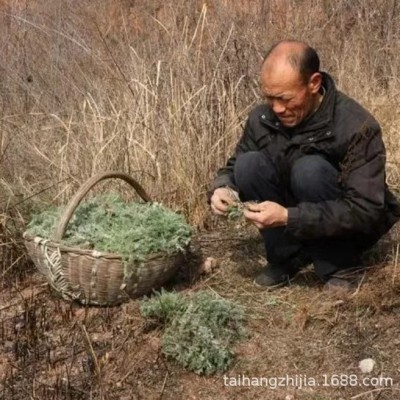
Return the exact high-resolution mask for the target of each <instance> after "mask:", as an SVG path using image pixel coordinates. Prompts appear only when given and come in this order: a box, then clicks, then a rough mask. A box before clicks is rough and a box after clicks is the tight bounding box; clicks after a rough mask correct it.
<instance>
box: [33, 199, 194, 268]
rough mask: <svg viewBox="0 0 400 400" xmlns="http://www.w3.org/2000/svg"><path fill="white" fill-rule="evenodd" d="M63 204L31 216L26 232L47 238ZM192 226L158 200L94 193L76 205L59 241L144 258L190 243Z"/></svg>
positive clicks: (128, 257)
mask: <svg viewBox="0 0 400 400" xmlns="http://www.w3.org/2000/svg"><path fill="white" fill-rule="evenodd" d="M63 211H64V208H63V207H61V208H57V209H55V208H52V209H49V210H47V211H44V212H42V213H41V214H38V215H35V216H33V218H32V220H31V221H30V223H29V225H28V229H27V232H28V234H30V235H32V236H40V237H43V238H50V237H51V235H52V233H53V232H54V230H55V227H56V225H57V223H58V221H59V218H60V216H61V214H62V212H63ZM191 235H192V228H191V227H190V225H188V224H187V223H186V222H185V220H184V218H183V217H182V216H181V215H179V214H177V213H175V212H174V211H172V210H170V209H168V208H166V207H164V206H162V205H161V204H158V203H144V204H142V203H125V202H124V201H123V200H122V199H121V198H120V197H119V196H118V195H116V194H109V195H102V196H96V197H94V198H92V199H91V200H88V201H86V202H84V203H81V204H80V205H79V207H78V208H77V209H76V211H75V213H74V215H73V217H72V219H71V221H70V222H69V225H68V228H67V231H66V233H65V235H64V237H63V239H62V241H61V242H62V243H63V244H65V245H68V246H76V247H83V248H89V249H90V248H93V249H96V250H97V251H104V252H111V253H117V254H119V255H121V257H122V259H123V260H124V261H129V262H133V261H144V260H145V259H146V256H147V255H149V254H152V253H158V252H166V253H169V254H171V253H174V252H176V251H178V250H183V249H184V248H185V246H186V245H187V244H188V243H189V241H190V238H191Z"/></svg>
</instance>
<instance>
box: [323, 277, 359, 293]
mask: <svg viewBox="0 0 400 400" xmlns="http://www.w3.org/2000/svg"><path fill="white" fill-rule="evenodd" d="M324 289H326V290H328V291H339V290H340V291H346V292H349V291H351V290H352V289H354V285H353V284H352V283H351V282H350V281H348V280H347V279H345V278H339V277H336V276H332V277H331V278H329V279H328V280H327V281H326V282H325V284H324Z"/></svg>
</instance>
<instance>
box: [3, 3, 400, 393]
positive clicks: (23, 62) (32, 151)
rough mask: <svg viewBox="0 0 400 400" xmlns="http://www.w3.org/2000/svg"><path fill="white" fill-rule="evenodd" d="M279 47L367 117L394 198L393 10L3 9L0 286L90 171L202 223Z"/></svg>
mask: <svg viewBox="0 0 400 400" xmlns="http://www.w3.org/2000/svg"><path fill="white" fill-rule="evenodd" d="M283 38H297V39H302V40H305V41H307V42H309V43H310V44H311V45H312V46H314V47H315V48H316V49H317V50H318V51H319V53H320V56H321V60H322V68H323V69H324V70H326V71H328V72H330V73H331V74H332V75H333V76H334V78H335V79H336V82H337V85H338V87H339V88H340V89H342V90H343V91H345V92H346V93H347V94H349V95H351V96H353V97H354V98H356V99H357V100H358V101H359V102H360V103H362V104H363V105H364V106H366V107H367V108H368V109H370V110H371V111H372V112H373V113H374V115H375V116H376V118H377V119H378V120H379V121H380V123H381V125H382V127H383V132H384V140H385V143H386V146H387V155H388V175H387V180H388V183H389V185H390V186H391V187H392V188H393V189H399V190H400V135H399V133H398V130H399V129H400V109H399V108H398V99H399V96H400V57H399V54H400V2H399V1H398V0H374V1H372V0H354V1H349V0H337V1H334V2H333V1H327V0H270V1H267V0H235V1H229V0H208V1H207V0H204V1H201V0H164V1H161V0H96V1H87V0H84V1H82V0H68V1H66V0H52V1H49V0H37V1H28V0H25V1H21V0H2V1H0V190H1V191H0V207H1V209H0V212H1V221H0V240H1V249H2V252H1V254H2V258H1V263H2V264H1V265H2V267H1V268H0V273H1V279H0V281H1V286H0V287H2V288H6V287H12V288H13V290H14V291H15V290H17V289H18V284H19V282H21V281H22V280H23V279H25V278H24V274H23V273H22V271H23V270H24V268H25V264H26V258H25V255H24V254H25V253H24V250H23V246H22V242H21V240H20V238H21V233H22V231H23V230H24V226H25V223H26V221H27V219H28V218H29V215H30V213H31V212H32V211H33V210H36V209H37V208H38V207H42V206H46V205H48V204H59V203H64V202H66V201H68V199H70V197H71V196H72V195H73V194H74V193H75V191H76V190H77V188H78V187H79V185H80V184H82V183H83V182H84V181H85V180H86V179H88V178H89V177H90V176H92V175H93V174H94V173H96V172H99V171H103V170H110V169H112V170H121V171H124V172H127V173H130V174H131V175H132V176H133V177H136V178H137V179H138V180H139V181H140V183H141V184H142V185H143V186H144V187H145V188H146V190H147V191H148V192H149V194H150V195H151V196H152V197H153V198H154V199H156V200H157V201H161V202H164V203H165V204H167V205H169V206H171V207H173V208H174V209H176V210H178V211H180V212H183V213H184V214H185V215H186V216H187V218H188V219H189V221H190V222H191V223H192V224H194V225H196V226H198V227H200V228H201V227H206V226H207V225H209V224H210V216H209V213H208V210H207V205H206V201H205V200H206V190H207V187H208V185H209V183H210V181H211V179H212V177H213V176H214V174H215V172H216V170H217V169H218V168H219V167H220V166H222V165H223V164H224V162H225V160H226V157H227V156H228V155H229V154H230V152H231V151H232V150H233V147H234V145H235V143H236V141H237V139H238V137H239V135H240V134H241V129H242V126H243V122H244V120H245V118H246V115H247V113H248V111H249V110H250V109H251V107H252V106H254V105H255V104H256V103H257V102H259V101H260V96H259V89H258V71H259V67H260V63H261V60H262V58H263V55H264V53H265V51H266V50H267V48H268V47H269V46H270V45H271V44H272V43H273V42H275V41H276V40H280V39H283ZM111 186H112V187H114V188H115V187H118V188H119V189H120V190H122V191H123V192H124V195H125V196H127V197H130V196H131V193H130V190H128V189H127V187H126V186H124V185H119V183H118V186H117V185H116V184H110V183H108V184H104V185H101V186H100V187H99V188H98V190H105V189H108V188H110V187H111ZM211 223H212V221H211ZM392 253H393V254H389V255H388V257H389V258H390V259H391V260H392V261H393V260H395V266H396V267H397V258H398V246H397V252H396V248H395V249H394V250H392ZM395 271H396V268H395ZM391 276H392V275H391ZM395 278H396V276H395V274H394V273H393V282H395V280H396V279H397V278H396V279H395ZM391 279H392V278H390V279H389V280H391ZM393 282H392V283H393ZM396 282H397V280H396ZM238 284H239V283H238ZM389 286H390V282H389ZM390 287H391V289H390V290H391V292H393V291H394V288H395V287H396V288H397V286H394V283H393V285H392V286H390ZM16 288H17V289H16ZM231 289H232V290H233V288H229V290H227V291H226V293H229V291H230V290H231ZM18 290H19V289H18ZM248 290H250V288H248ZM396 290H397V289H396ZM396 293H397V292H396ZM310 296H311V295H310ZM377 296H378V294H377ZM364 297H365V298H363V297H362V296H361V297H360V299H362V300H360V302H361V303H360V304H361V306H362V307H372V308H373V307H375V306H372V305H369V306H366V305H365V304H366V303H368V301H367V300H368V299H369V298H368V295H365V293H364ZM310 299H312V296H311V297H310V298H309V299H308V300H307V301H310ZM24 301H25V300H24ZM362 301H364V303H362ZM377 302H378V303H379V304H380V303H381V299H380V298H378V300H377ZM24 304H25V303H24ZM32 304H33V303H32ZM371 304H372V303H371ZM361 306H360V307H361ZM29 307H31V305H30V306H29ZM29 307H28V306H27V308H26V309H28V308H29ZM54 307H58V306H57V305H56V306H54ZM357 307H358V306H357ZM26 312H27V311H26ZM38 312H39V311H38ZM64 312H65V313H66V314H65V315H67V314H68V312H69V311H68V310H64V311H63V313H64ZM55 313H56V314H57V310H56V311H55ZM62 315H64V314H62ZM68 315H69V314H68ZM96 315H97V314H96ZM335 315H336V314H335ZM95 317H96V316H94V317H93V318H95ZM62 318H64V317H62ZM65 318H67V317H65ZM68 318H70V317H68ZM68 318H67V319H68ZM104 318H106V317H104ZM107 318H108V317H107ZM61 322H64V320H63V321H61ZM278 325H279V324H278ZM74 326H75V325H74ZM282 327H283V328H282V329H284V324H283V325H282ZM3 331H4V328H3ZM79 332H80V331H79ZM338 340H339V339H338ZM60 379H61V378H60ZM100 389H101V388H100ZM71 396H72V395H71ZM77 396H78V395H77ZM16 398H18V396H17V397H16ZM21 398H22V397H21ZM49 398H50V397H49ZM55 398H57V397H55ZM60 398H62V397H60ZM70 398H73V397H70ZM77 398H79V396H78V397H77ZM310 398H311V397H310ZM312 398H314V397H312ZM315 399H317V397H315Z"/></svg>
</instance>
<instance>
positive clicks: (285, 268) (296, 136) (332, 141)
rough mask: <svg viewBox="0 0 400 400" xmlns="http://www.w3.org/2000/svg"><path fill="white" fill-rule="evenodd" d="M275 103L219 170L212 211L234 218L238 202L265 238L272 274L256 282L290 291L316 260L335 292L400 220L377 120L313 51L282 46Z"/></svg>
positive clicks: (274, 51)
mask: <svg viewBox="0 0 400 400" xmlns="http://www.w3.org/2000/svg"><path fill="white" fill-rule="evenodd" d="M261 90H262V92H263V94H264V95H265V99H266V104H262V105H260V106H258V107H256V108H255V109H254V110H253V111H252V112H251V113H250V115H249V118H248V120H247V123H246V126H245V129H244V133H243V135H242V137H241V139H240V141H239V143H238V144H237V147H236V152H235V154H234V155H233V156H232V157H231V158H229V160H228V162H227V164H226V166H225V167H224V168H222V169H220V170H219V171H218V174H217V177H216V179H215V180H214V183H213V186H212V188H211V191H210V203H211V209H212V211H213V212H214V213H215V214H218V215H226V214H227V211H228V207H229V205H231V204H234V203H235V202H236V200H235V197H237V196H239V197H240V200H242V201H251V202H250V203H248V206H247V209H246V210H245V212H244V216H245V217H246V218H247V219H248V220H249V221H252V222H253V223H254V224H255V225H256V226H257V227H258V228H259V229H260V232H261V234H262V235H263V238H264V242H265V248H266V254H267V260H268V265H267V266H266V267H265V268H264V269H263V270H262V272H261V274H260V275H258V276H257V278H256V280H255V283H256V284H258V285H261V286H267V287H273V286H276V285H282V284H284V283H286V282H288V281H289V280H290V279H291V278H292V277H294V275H295V274H296V273H297V272H298V271H299V269H300V268H301V267H302V266H304V265H307V264H308V263H309V262H310V261H312V262H313V264H314V270H315V272H316V274H317V275H318V276H319V277H320V278H321V279H322V280H323V281H324V282H326V286H327V287H328V288H331V287H344V288H349V287H350V284H349V282H348V281H347V280H346V279H344V275H345V274H343V273H342V272H343V271H346V270H348V269H350V268H351V269H353V268H356V267H357V266H359V262H360V256H361V254H362V253H363V252H364V251H365V250H366V249H368V248H369V247H371V246H372V245H373V244H374V243H375V242H376V241H377V240H378V239H379V238H380V237H381V236H382V235H383V234H384V233H385V232H387V231H388V230H389V229H390V227H391V226H392V225H393V224H394V223H395V222H396V221H397V220H398V218H399V217H400V205H399V204H398V202H397V201H396V199H395V198H394V196H393V195H392V194H391V192H390V191H389V190H388V188H387V185H386V182H385V147H384V144H383V141H382V137H381V130H380V127H379V124H378V123H377V122H376V120H375V119H374V118H373V117H372V116H371V115H370V114H369V113H368V112H367V111H366V110H365V109H363V108H362V107H361V106H360V105H359V104H358V103H356V102H355V101H354V100H352V99H351V98H349V97H347V96H346V95H345V94H343V93H341V92H340V91H338V90H337V89H336V88H335V84H334V82H333V80H332V78H331V77H330V76H329V75H328V74H327V73H325V72H320V70H319V57H318V55H317V53H316V51H315V50H314V49H312V48H311V47H309V46H308V45H307V44H305V43H303V42H298V41H282V42H279V43H278V44H276V45H274V46H273V47H272V48H271V49H270V50H269V52H268V54H267V55H266V57H265V59H264V62H263V64H262V68H261Z"/></svg>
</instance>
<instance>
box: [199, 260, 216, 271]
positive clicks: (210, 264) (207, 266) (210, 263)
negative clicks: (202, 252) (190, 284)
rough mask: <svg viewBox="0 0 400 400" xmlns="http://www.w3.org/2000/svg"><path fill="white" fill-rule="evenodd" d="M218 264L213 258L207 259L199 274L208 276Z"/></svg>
mask: <svg viewBox="0 0 400 400" xmlns="http://www.w3.org/2000/svg"><path fill="white" fill-rule="evenodd" d="M217 266H218V262H217V260H216V259H215V258H213V257H207V258H206V259H205V261H204V262H203V265H202V266H201V268H200V272H201V273H202V274H204V275H209V274H211V273H212V272H213V270H214V269H215V268H217Z"/></svg>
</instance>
